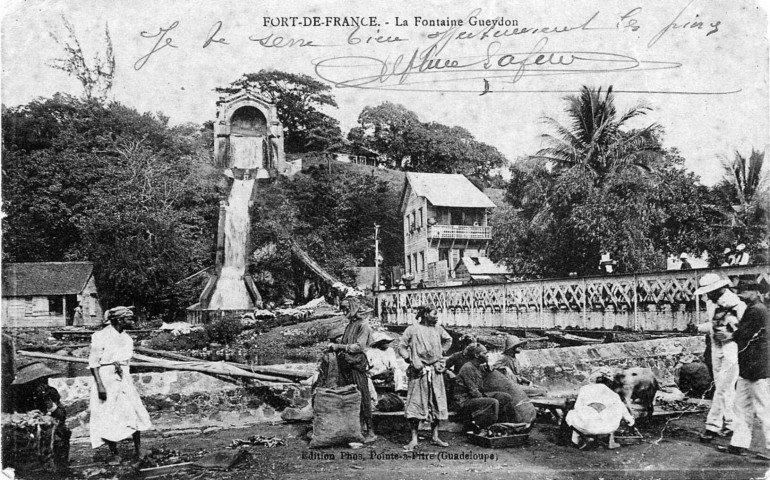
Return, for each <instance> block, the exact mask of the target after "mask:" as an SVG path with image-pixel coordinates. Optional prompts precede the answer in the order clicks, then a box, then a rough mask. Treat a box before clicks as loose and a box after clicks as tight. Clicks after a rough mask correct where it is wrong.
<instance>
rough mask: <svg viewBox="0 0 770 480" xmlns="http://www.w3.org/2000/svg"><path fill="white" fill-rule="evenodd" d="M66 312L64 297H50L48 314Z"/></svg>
mask: <svg viewBox="0 0 770 480" xmlns="http://www.w3.org/2000/svg"><path fill="white" fill-rule="evenodd" d="M63 313H64V301H63V300H62V297H48V314H49V315H62V314H63Z"/></svg>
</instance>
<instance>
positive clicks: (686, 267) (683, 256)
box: [679, 253, 692, 270]
mask: <svg viewBox="0 0 770 480" xmlns="http://www.w3.org/2000/svg"><path fill="white" fill-rule="evenodd" d="M679 258H680V259H681V260H682V264H681V265H680V266H679V270H692V265H690V262H689V261H688V260H687V259H688V258H689V256H688V255H687V254H686V253H683V254H681V255H679Z"/></svg>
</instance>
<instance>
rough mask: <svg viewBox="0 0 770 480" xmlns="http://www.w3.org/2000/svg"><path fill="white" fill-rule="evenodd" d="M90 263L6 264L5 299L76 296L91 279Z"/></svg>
mask: <svg viewBox="0 0 770 480" xmlns="http://www.w3.org/2000/svg"><path fill="white" fill-rule="evenodd" d="M93 270H94V264H93V263H91V262H36V263H5V264H3V278H2V285H3V296H4V297H34V296H41V295H76V294H79V293H81V292H82V291H83V289H84V288H85V287H86V284H87V283H88V280H89V279H90V278H91V274H92V273H93Z"/></svg>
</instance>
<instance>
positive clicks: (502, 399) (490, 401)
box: [462, 392, 514, 428]
mask: <svg viewBox="0 0 770 480" xmlns="http://www.w3.org/2000/svg"><path fill="white" fill-rule="evenodd" d="M462 414H463V417H464V418H465V420H466V421H467V422H471V421H472V422H474V423H476V425H478V426H479V427H481V428H487V427H489V426H490V425H493V424H495V423H497V422H498V421H501V422H508V421H510V420H512V419H513V418H514V412H513V401H512V399H511V396H510V395H508V394H507V393H503V392H491V393H488V394H487V396H486V397H484V398H471V399H470V400H468V401H466V402H465V403H464V404H463V406H462Z"/></svg>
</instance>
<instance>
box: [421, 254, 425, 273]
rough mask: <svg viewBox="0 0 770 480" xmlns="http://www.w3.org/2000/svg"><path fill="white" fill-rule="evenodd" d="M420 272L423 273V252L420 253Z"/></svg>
mask: <svg viewBox="0 0 770 480" xmlns="http://www.w3.org/2000/svg"><path fill="white" fill-rule="evenodd" d="M420 271H421V272H424V271H425V252H420Z"/></svg>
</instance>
